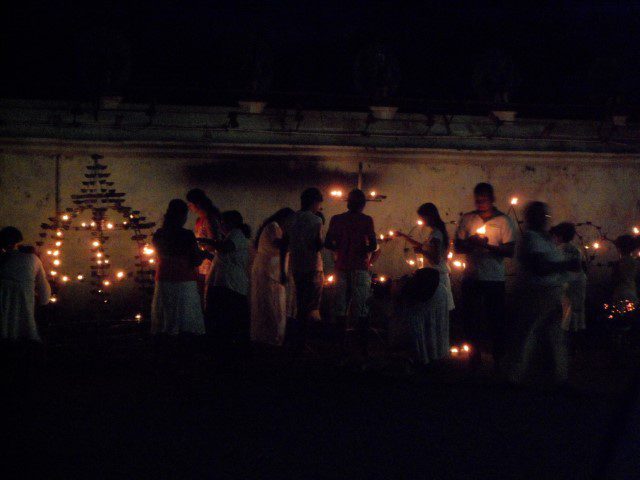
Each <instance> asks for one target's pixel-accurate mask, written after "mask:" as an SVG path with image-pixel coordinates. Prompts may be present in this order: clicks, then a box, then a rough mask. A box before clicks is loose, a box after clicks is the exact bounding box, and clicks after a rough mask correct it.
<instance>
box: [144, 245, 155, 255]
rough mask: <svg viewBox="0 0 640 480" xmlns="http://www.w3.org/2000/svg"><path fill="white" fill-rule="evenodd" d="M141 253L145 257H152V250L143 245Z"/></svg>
mask: <svg viewBox="0 0 640 480" xmlns="http://www.w3.org/2000/svg"><path fill="white" fill-rule="evenodd" d="M142 253H144V254H145V255H153V254H154V250H153V248H151V247H150V246H149V245H145V246H144V248H143V249H142Z"/></svg>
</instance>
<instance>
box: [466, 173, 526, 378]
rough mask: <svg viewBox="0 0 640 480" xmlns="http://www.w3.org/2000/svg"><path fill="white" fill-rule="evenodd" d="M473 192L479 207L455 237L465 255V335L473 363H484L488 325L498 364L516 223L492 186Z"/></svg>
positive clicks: (501, 351)
mask: <svg viewBox="0 0 640 480" xmlns="http://www.w3.org/2000/svg"><path fill="white" fill-rule="evenodd" d="M473 194H474V200H475V205H476V210H474V211H473V212H469V213H466V214H464V215H463V216H462V218H461V219H460V223H459V225H458V229H457V231H456V236H455V251H456V252H457V253H460V254H464V255H466V269H465V270H464V277H463V281H462V289H461V290H462V307H463V317H464V322H465V331H466V335H467V336H468V339H469V341H470V342H471V343H472V344H473V347H474V348H473V350H472V354H471V363H472V365H474V366H477V365H479V364H480V362H481V345H482V343H484V342H483V340H484V338H483V337H485V328H486V329H487V330H488V333H489V340H490V341H489V343H490V345H491V347H490V348H491V353H492V356H493V359H494V362H495V364H496V365H497V364H498V362H499V360H500V358H501V357H502V356H503V355H504V349H505V338H504V337H505V280H506V274H505V265H504V259H505V258H511V257H513V255H514V251H515V244H516V226H515V224H514V222H513V221H512V220H511V218H509V216H507V215H505V214H504V213H502V212H501V211H500V210H498V209H497V208H496V206H495V194H494V190H493V186H492V185H490V184H489V183H479V184H477V185H476V186H475V188H474V190H473ZM483 320H484V321H485V322H486V327H485V328H483Z"/></svg>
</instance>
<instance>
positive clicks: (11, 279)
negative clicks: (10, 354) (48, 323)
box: [0, 227, 51, 342]
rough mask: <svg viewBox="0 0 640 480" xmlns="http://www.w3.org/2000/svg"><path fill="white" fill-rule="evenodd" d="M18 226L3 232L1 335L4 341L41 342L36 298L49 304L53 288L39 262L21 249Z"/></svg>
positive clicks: (0, 244)
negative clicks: (36, 312)
mask: <svg viewBox="0 0 640 480" xmlns="http://www.w3.org/2000/svg"><path fill="white" fill-rule="evenodd" d="M22 240H23V237H22V233H21V232H20V230H18V229H17V228H15V227H5V228H3V229H2V230H0V250H2V251H3V252H2V253H0V336H1V337H2V339H3V340H7V341H19V340H28V341H32V342H40V341H41V340H40V335H39V333H38V327H37V325H36V320H35V304H36V299H37V301H38V303H39V304H40V305H46V304H47V303H49V300H50V299H51V287H50V286H49V282H47V276H46V274H45V272H44V267H43V266H42V262H41V261H40V259H39V258H38V257H37V256H36V255H35V253H33V252H32V250H31V249H26V248H24V249H23V248H21V247H20V243H21V242H22Z"/></svg>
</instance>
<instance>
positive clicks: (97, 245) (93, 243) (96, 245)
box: [91, 240, 100, 247]
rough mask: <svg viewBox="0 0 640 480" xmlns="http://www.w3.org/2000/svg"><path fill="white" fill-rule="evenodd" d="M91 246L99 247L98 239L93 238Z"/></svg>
mask: <svg viewBox="0 0 640 480" xmlns="http://www.w3.org/2000/svg"><path fill="white" fill-rule="evenodd" d="M91 246H93V247H99V246H100V242H99V241H98V240H94V241H93V242H92V243H91Z"/></svg>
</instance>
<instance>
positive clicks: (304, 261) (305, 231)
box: [286, 210, 324, 272]
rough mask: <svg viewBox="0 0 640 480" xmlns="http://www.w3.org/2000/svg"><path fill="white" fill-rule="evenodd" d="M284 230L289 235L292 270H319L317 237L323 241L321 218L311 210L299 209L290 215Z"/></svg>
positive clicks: (320, 263)
mask: <svg viewBox="0 0 640 480" xmlns="http://www.w3.org/2000/svg"><path fill="white" fill-rule="evenodd" d="M286 230H287V233H288V235H289V252H290V253H291V268H292V270H293V271H294V272H316V271H318V272H321V271H322V270H323V267H322V255H321V253H320V252H319V251H318V238H320V241H324V234H323V225H322V219H321V218H320V217H318V215H316V214H315V213H313V212H310V211H308V210H301V211H299V212H296V213H295V215H292V218H291V220H290V221H289V223H288V224H287V227H286Z"/></svg>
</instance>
